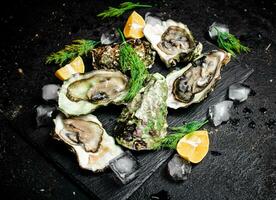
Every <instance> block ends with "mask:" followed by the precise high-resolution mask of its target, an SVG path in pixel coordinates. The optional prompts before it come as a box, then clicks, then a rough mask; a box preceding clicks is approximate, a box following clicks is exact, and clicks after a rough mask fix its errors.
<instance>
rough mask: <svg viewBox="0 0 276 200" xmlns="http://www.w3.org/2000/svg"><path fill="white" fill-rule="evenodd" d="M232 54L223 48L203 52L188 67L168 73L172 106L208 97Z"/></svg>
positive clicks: (176, 106) (169, 98) (185, 104)
mask: <svg viewBox="0 0 276 200" xmlns="http://www.w3.org/2000/svg"><path fill="white" fill-rule="evenodd" d="M230 58H231V55H230V54H229V53H226V52H225V51H222V50H219V51H217V50H214V51H211V52H209V53H207V54H203V55H202V56H201V57H199V58H198V59H196V60H195V61H194V62H193V63H189V64H188V65H187V66H186V67H184V68H182V69H180V70H178V71H177V70H175V71H173V72H171V73H170V74H168V75H167V78H166V81H167V84H168V100H167V105H168V107H170V108H174V109H177V108H180V107H184V108H185V107H188V106H189V105H191V104H193V103H198V102H200V101H201V100H203V99H204V98H205V97H207V94H208V93H209V92H210V91H211V90H212V89H213V87H214V86H215V84H216V83H217V81H218V80H219V79H220V71H221V68H222V66H224V65H226V64H227V63H228V62H229V61H230Z"/></svg>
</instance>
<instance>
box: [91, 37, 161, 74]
mask: <svg viewBox="0 0 276 200" xmlns="http://www.w3.org/2000/svg"><path fill="white" fill-rule="evenodd" d="M127 42H128V43H129V44H131V46H132V47H133V48H134V49H135V51H136V53H137V54H138V55H139V56H140V58H141V60H142V61H143V62H144V64H145V66H146V67H147V68H151V67H152V65H153V63H154V60H155V54H156V52H155V51H153V50H152V49H151V47H150V43H149V42H148V41H145V40H140V39H135V40H134V39H132V40H128V41H127ZM119 48H120V44H113V45H106V46H101V47H98V48H95V49H93V50H92V66H93V68H94V69H117V70H119V69H120V64H119V51H120V50H119Z"/></svg>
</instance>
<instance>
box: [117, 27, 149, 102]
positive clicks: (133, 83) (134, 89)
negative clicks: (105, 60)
mask: <svg viewBox="0 0 276 200" xmlns="http://www.w3.org/2000/svg"><path fill="white" fill-rule="evenodd" d="M118 31H119V33H120V35H121V37H122V39H123V43H122V44H121V45H120V56H119V62H120V67H121V69H122V71H123V72H126V71H128V70H130V77H131V78H130V80H129V90H128V94H127V95H126V97H125V99H124V100H125V101H127V102H128V101H130V100H132V99H133V97H135V95H136V94H137V93H138V92H139V90H140V89H141V88H142V87H143V83H144V81H145V79H146V78H147V76H148V70H147V69H146V67H145V64H144V63H143V61H142V60H141V59H140V57H139V56H138V54H137V53H136V52H135V50H134V49H133V48H132V46H131V45H130V44H128V43H127V42H126V41H125V38H124V35H123V33H122V32H121V30H118Z"/></svg>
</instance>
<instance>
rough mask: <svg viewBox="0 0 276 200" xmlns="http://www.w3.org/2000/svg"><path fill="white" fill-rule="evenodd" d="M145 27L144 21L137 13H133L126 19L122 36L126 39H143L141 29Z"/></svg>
mask: <svg viewBox="0 0 276 200" xmlns="http://www.w3.org/2000/svg"><path fill="white" fill-rule="evenodd" d="M144 26H145V20H144V19H143V17H142V16H141V15H139V14H138V13H137V12H135V11H133V13H132V14H131V15H130V16H129V17H128V19H127V22H126V25H125V28H124V35H125V37H126V38H134V39H136V38H142V37H144V33H143V29H144Z"/></svg>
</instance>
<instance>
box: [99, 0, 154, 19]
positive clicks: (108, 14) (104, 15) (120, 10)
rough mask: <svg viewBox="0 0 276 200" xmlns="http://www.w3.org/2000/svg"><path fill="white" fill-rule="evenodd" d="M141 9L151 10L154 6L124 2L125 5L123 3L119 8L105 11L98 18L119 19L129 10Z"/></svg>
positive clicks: (109, 8)
mask: <svg viewBox="0 0 276 200" xmlns="http://www.w3.org/2000/svg"><path fill="white" fill-rule="evenodd" d="M141 7H143V8H150V7H152V6H151V5H145V4H140V3H139V2H138V3H133V2H124V3H121V4H120V5H119V7H118V8H114V7H108V10H105V11H103V12H102V13H100V14H98V15H97V16H98V17H102V18H107V17H119V16H121V15H122V14H124V12H126V11H127V10H132V9H134V8H141Z"/></svg>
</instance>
